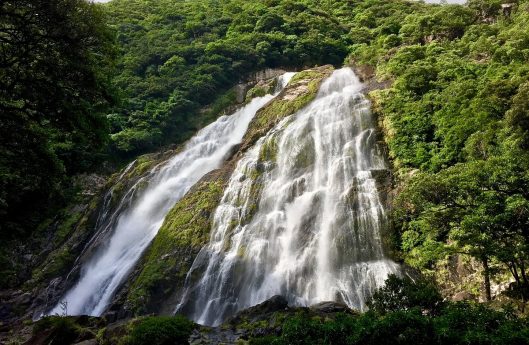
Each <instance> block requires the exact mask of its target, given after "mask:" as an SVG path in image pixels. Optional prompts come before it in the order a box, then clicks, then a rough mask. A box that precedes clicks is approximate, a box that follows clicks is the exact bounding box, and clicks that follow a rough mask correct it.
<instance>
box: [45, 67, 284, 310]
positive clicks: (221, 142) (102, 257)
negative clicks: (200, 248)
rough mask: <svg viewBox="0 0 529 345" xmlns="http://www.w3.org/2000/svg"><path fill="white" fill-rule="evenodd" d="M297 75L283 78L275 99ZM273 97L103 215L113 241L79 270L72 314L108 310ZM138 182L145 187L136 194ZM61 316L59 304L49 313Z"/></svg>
mask: <svg viewBox="0 0 529 345" xmlns="http://www.w3.org/2000/svg"><path fill="white" fill-rule="evenodd" d="M293 74H294V73H286V74H285V75H283V76H281V77H279V80H278V87H277V88H276V94H275V95H277V92H278V91H280V89H281V88H283V87H284V86H285V85H286V84H287V83H288V81H289V80H290V78H291V77H292V75H293ZM275 95H266V96H263V97H257V98H254V99H253V100H252V101H251V102H250V103H249V104H247V105H246V106H245V107H243V108H241V109H240V110H238V111H237V112H235V113H234V114H233V115H231V116H222V117H220V118H219V119H218V120H217V121H215V122H214V123H212V124H210V125H209V126H207V127H205V128H204V129H202V130H201V131H199V132H198V133H197V134H196V135H195V136H194V137H193V138H192V139H191V140H190V141H189V142H188V143H187V145H186V146H185V148H184V149H183V150H182V151H181V152H180V153H178V154H176V155H175V156H174V157H172V158H170V159H169V160H167V161H166V162H164V163H162V164H160V165H158V166H156V167H155V168H154V169H153V170H152V171H151V173H150V174H149V175H148V176H147V177H145V178H142V179H141V180H140V181H138V183H136V185H135V186H133V187H132V188H131V189H130V190H129V191H128V192H127V193H125V196H124V197H123V198H122V200H121V201H120V205H119V206H118V208H117V211H116V213H117V214H114V215H112V216H111V217H107V213H108V210H103V211H102V214H103V216H102V217H100V218H101V219H107V218H108V220H106V221H102V222H98V223H100V224H98V228H100V229H103V230H104V232H108V233H110V234H111V236H110V239H109V241H107V242H106V243H105V244H104V246H102V247H101V248H99V249H98V250H97V251H96V253H95V255H93V257H92V258H91V260H89V261H88V262H87V263H86V264H85V265H84V266H83V267H82V268H81V274H80V279H79V281H78V282H77V283H76V284H75V285H74V286H73V287H72V288H71V289H70V290H69V291H68V292H67V293H66V295H65V296H64V297H63V298H62V299H61V302H63V303H64V302H66V303H67V304H66V305H67V313H68V314H69V315H81V314H87V315H95V316H99V315H101V314H102V313H103V312H104V311H105V309H106V308H107V306H108V304H109V303H110V301H111V299H112V297H113V295H114V294H115V292H116V290H117V289H118V288H119V286H120V285H121V284H122V283H123V281H124V280H125V279H126V278H127V276H128V274H129V273H130V271H131V270H132V268H133V267H134V265H135V264H136V262H137V261H138V259H139V258H140V256H141V254H142V253H143V252H144V250H145V249H146V248H147V246H148V245H149V243H150V242H151V241H152V239H153V238H154V237H155V236H156V233H157V232H158V230H159V228H160V226H161V225H162V223H163V220H164V218H165V215H166V214H167V213H168V212H169V210H170V209H171V207H172V206H173V205H174V204H175V203H176V202H177V201H178V200H179V199H180V198H182V196H184V194H185V193H186V192H187V191H188V190H189V188H191V186H193V185H194V184H195V183H196V182H197V181H198V180H200V178H201V177H202V176H204V175H205V174H206V173H208V172H210V171H212V170H214V169H216V168H219V167H220V166H221V164H222V162H223V161H224V159H225V158H226V155H227V154H228V152H229V151H230V149H231V148H232V147H233V146H234V145H235V144H238V143H239V142H240V141H241V140H242V138H243V136H244V133H245V132H246V130H247V128H248V124H249V123H250V121H251V120H252V118H253V117H254V115H255V113H256V112H257V111H258V110H259V109H260V108H261V107H262V106H264V105H265V104H266V103H267V102H268V101H270V100H271V99H272V98H273V97H274V96H275ZM128 168H130V166H129V167H128ZM140 183H147V187H146V188H144V189H141V191H137V189H138V188H137V186H138V184H140ZM136 194H138V195H136ZM63 305H64V304H63ZM63 312H64V310H63V307H61V304H60V303H59V304H58V305H57V306H55V307H54V308H53V309H52V310H51V311H50V312H49V314H56V313H58V314H61V313H63Z"/></svg>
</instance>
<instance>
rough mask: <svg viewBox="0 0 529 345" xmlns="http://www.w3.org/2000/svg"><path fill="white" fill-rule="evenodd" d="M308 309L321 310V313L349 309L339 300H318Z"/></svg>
mask: <svg viewBox="0 0 529 345" xmlns="http://www.w3.org/2000/svg"><path fill="white" fill-rule="evenodd" d="M310 309H312V310H314V311H317V312H321V313H348V312H351V309H350V308H349V307H348V306H347V305H346V304H345V303H340V302H333V301H328V302H320V303H317V304H314V305H311V306H310Z"/></svg>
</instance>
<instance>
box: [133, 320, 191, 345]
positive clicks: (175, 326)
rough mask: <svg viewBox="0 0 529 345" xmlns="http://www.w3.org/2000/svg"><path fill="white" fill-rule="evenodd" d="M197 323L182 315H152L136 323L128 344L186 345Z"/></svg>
mask: <svg viewBox="0 0 529 345" xmlns="http://www.w3.org/2000/svg"><path fill="white" fill-rule="evenodd" d="M194 328H195V324H194V323H193V322H191V321H189V320H187V319H186V318H184V317H182V316H174V317H173V316H151V317H146V318H144V319H141V320H140V321H138V323H136V324H134V326H133V329H132V331H131V333H130V335H129V337H128V339H127V341H126V344H127V345H180V344H182V345H184V344H188V339H189V336H190V335H191V332H192V331H193V329H194Z"/></svg>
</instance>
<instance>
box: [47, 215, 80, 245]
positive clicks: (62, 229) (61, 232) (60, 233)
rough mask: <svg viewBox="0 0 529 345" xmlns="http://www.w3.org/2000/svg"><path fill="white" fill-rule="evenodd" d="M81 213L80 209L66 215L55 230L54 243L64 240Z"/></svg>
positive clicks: (73, 227)
mask: <svg viewBox="0 0 529 345" xmlns="http://www.w3.org/2000/svg"><path fill="white" fill-rule="evenodd" d="M82 215H83V213H82V212H81V211H73V212H71V213H70V214H68V215H67V216H66V218H65V219H64V220H63V221H62V222H61V223H60V225H59V227H58V228H57V231H56V232H55V240H54V242H55V244H57V245H59V244H61V243H62V242H63V241H64V240H65V238H66V237H67V236H68V234H70V233H71V232H72V231H73V230H74V229H75V227H76V225H77V224H78V223H79V220H80V219H81V217H82Z"/></svg>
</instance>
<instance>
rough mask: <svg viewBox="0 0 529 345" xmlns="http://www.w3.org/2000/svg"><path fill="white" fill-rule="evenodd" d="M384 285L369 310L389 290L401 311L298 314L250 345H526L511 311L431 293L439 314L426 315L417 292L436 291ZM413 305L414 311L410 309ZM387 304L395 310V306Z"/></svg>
mask: <svg viewBox="0 0 529 345" xmlns="http://www.w3.org/2000/svg"><path fill="white" fill-rule="evenodd" d="M387 285H390V286H392V288H384V289H383V290H381V291H379V292H377V294H376V296H378V297H375V298H376V299H378V300H379V301H378V302H374V303H371V304H372V305H376V304H377V303H379V302H380V298H381V296H382V295H386V297H388V296H389V295H388V293H389V290H393V292H391V293H389V294H391V295H392V296H394V292H395V291H397V290H398V295H399V296H400V297H402V298H403V299H404V300H405V301H407V302H404V304H405V305H402V306H398V307H390V308H386V307H387V306H388V304H386V303H385V304H384V307H383V308H382V309H383V310H382V313H378V312H376V311H369V312H367V313H364V314H359V315H351V314H338V315H335V316H333V317H315V316H311V315H310V314H308V313H303V312H299V313H298V314H296V315H295V316H289V317H287V318H286V320H285V321H284V322H283V324H282V328H281V333H280V334H279V335H278V336H267V337H263V338H250V344H274V345H283V344H285V345H286V344H289V345H292V344H298V345H304V344H307V345H308V344H311V345H313V344H318V345H320V344H321V345H327V344H328V345H331V344H332V345H342V344H343V345H345V344H347V345H353V344H355V345H356V344H362V345H371V344H373V345H381V344H382V345H383V344H388V345H389V344H418V345H421V344H424V345H426V344H429V345H430V344H438V345H452V344H461V345H462V344H466V345H474V344H475V345H478V344H527V343H528V342H529V323H528V320H527V319H525V318H519V317H517V316H515V315H514V314H513V313H512V312H511V311H509V310H505V311H496V310H492V309H490V308H488V307H486V306H485V305H483V304H469V303H451V302H446V303H443V304H442V305H441V304H439V293H438V292H435V293H434V294H436V298H435V299H436V301H437V302H435V308H436V309H437V311H436V313H427V312H424V309H422V303H423V301H426V300H428V298H425V299H423V298H422V297H420V294H421V293H418V292H420V291H428V292H427V295H432V292H433V291H434V289H433V288H432V286H431V285H430V286H428V283H425V282H424V281H420V282H418V283H417V284H415V283H413V282H412V281H410V280H400V279H399V278H396V277H390V278H389V281H387ZM391 299H393V297H392V298H391ZM413 300H415V301H416V302H417V305H416V306H412V304H414V303H411V304H410V303H408V302H409V301H413ZM432 301H433V300H432ZM394 302H395V303H397V301H396V300H394ZM390 304H391V305H394V303H393V302H392V303H390ZM379 306H380V304H379ZM410 306H412V307H411V308H410ZM427 307H428V308H429V307H431V306H427Z"/></svg>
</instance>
